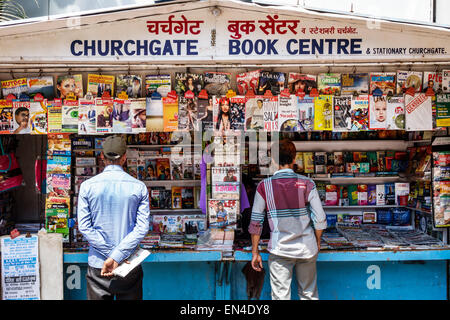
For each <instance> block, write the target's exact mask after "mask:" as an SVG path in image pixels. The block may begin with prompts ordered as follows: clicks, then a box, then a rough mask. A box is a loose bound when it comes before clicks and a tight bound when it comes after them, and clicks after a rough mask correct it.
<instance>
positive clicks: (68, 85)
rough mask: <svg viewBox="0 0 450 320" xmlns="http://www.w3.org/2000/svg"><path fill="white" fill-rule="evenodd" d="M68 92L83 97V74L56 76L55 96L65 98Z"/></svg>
mask: <svg viewBox="0 0 450 320" xmlns="http://www.w3.org/2000/svg"><path fill="white" fill-rule="evenodd" d="M69 93H73V94H74V95H75V97H77V98H83V96H84V95H83V76H82V75H81V74H73V75H70V74H68V75H63V76H58V77H57V78H56V97H57V98H60V99H65V98H66V97H67V95H68V94H69Z"/></svg>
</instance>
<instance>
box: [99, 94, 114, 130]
mask: <svg viewBox="0 0 450 320" xmlns="http://www.w3.org/2000/svg"><path fill="white" fill-rule="evenodd" d="M95 105H96V107H95V111H96V114H95V116H96V117H97V133H112V124H113V117H112V112H113V100H112V99H96V100H95Z"/></svg>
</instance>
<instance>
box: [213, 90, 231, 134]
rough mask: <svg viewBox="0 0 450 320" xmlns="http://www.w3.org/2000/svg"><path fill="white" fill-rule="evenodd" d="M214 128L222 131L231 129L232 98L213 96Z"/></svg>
mask: <svg viewBox="0 0 450 320" xmlns="http://www.w3.org/2000/svg"><path fill="white" fill-rule="evenodd" d="M213 121H214V129H215V130H216V131H218V132H220V133H223V132H226V131H228V130H230V129H231V122H230V100H229V99H228V98H227V97H223V96H222V97H214V98H213Z"/></svg>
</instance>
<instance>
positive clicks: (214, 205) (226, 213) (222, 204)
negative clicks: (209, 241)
mask: <svg viewBox="0 0 450 320" xmlns="http://www.w3.org/2000/svg"><path fill="white" fill-rule="evenodd" d="M238 212H239V202H238V200H220V199H209V200H208V216H209V225H210V227H212V228H227V227H231V229H236V221H237V213H238Z"/></svg>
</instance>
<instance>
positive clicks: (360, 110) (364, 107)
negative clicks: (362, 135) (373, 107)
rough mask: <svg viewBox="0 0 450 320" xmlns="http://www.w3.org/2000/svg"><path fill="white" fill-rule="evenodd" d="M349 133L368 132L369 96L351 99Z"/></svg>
mask: <svg viewBox="0 0 450 320" xmlns="http://www.w3.org/2000/svg"><path fill="white" fill-rule="evenodd" d="M351 115H352V128H351V131H364V130H369V96H367V95H361V96H358V97H352V110H351Z"/></svg>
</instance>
